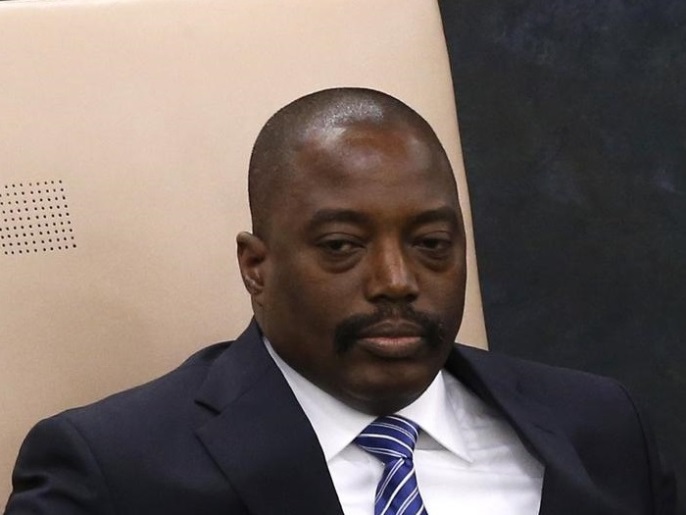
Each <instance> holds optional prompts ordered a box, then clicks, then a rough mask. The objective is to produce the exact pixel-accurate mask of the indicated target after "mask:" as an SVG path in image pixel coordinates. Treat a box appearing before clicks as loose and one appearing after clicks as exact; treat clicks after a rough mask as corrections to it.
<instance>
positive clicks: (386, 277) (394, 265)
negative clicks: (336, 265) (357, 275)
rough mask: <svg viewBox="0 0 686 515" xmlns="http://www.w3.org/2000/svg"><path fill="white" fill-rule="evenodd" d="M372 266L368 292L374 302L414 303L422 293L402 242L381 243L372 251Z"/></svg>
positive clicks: (370, 257)
mask: <svg viewBox="0 0 686 515" xmlns="http://www.w3.org/2000/svg"><path fill="white" fill-rule="evenodd" d="M369 267H370V270H369V275H368V281H367V285H366V289H367V291H366V295H367V299H368V300H370V301H371V302H378V301H382V300H383V301H393V302H398V301H404V302H412V301H413V300H415V299H416V298H417V296H418V295H419V285H418V281H417V276H416V271H415V270H414V267H413V264H412V262H411V260H410V259H409V258H408V256H406V255H405V253H404V252H403V248H402V245H399V244H395V243H390V242H387V243H383V244H380V245H378V246H377V248H376V249H374V250H373V251H372V252H371V253H370V256H369Z"/></svg>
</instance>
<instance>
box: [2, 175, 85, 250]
mask: <svg viewBox="0 0 686 515" xmlns="http://www.w3.org/2000/svg"><path fill="white" fill-rule="evenodd" d="M0 211H1V214H2V218H1V219H0V220H1V221H0V246H1V248H2V252H3V254H4V255H5V256H18V255H21V254H34V253H39V252H55V251H64V250H69V249H73V248H76V241H75V238H74V229H73V227H72V224H71V220H70V216H69V204H68V203H67V195H66V192H65V188H64V184H63V182H62V180H60V179H57V180H54V179H53V180H46V181H38V182H27V183H21V182H20V183H14V184H5V185H4V187H2V189H1V190H0Z"/></svg>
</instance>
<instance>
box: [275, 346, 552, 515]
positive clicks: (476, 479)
mask: <svg viewBox="0 0 686 515" xmlns="http://www.w3.org/2000/svg"><path fill="white" fill-rule="evenodd" d="M265 345H266V347H267V350H268V351H269V354H270V355H271V356H272V358H273V359H274V361H275V362H276V364H277V366H278V367H279V369H280V370H281V372H282V373H283V375H284V377H285V378H286V381H287V382H288V384H289V385H290V387H291V389H292V390H293V393H294V394H295V397H296V398H297V400H298V402H299V403H300V405H301V407H302V408H303V411H304V412H305V414H306V415H307V417H308V419H309V420H310V423H311V424H312V427H313V428H314V432H315V433H316V435H317V438H318V439H319V443H320V445H321V448H322V451H323V452H324V457H325V458H326V463H327V465H328V467H329V473H330V474H331V479H332V481H333V484H334V487H335V488H336V492H337V494H338V498H339V501H340V503H341V506H342V507H343V511H344V513H345V515H371V514H373V513H374V496H375V491H376V485H377V484H378V482H379V480H380V478H381V474H382V472H383V465H382V464H381V462H379V461H378V460H377V459H376V458H374V457H373V456H371V455H370V454H368V453H367V452H365V451H363V450H362V449H360V448H359V447H358V446H357V445H355V443H354V442H353V440H354V439H355V437H356V436H357V435H358V434H359V433H360V432H361V431H362V430H363V429H364V428H365V427H367V425H368V424H369V423H371V422H372V421H373V420H374V418H375V417H373V416H370V415H367V414H364V413H361V412H359V411H356V410H354V409H352V408H350V407H349V406H347V405H346V404H344V403H342V402H341V401H339V400H338V399H336V398H334V397H332V396H331V395H329V394H328V393H326V392H324V391H323V390H321V389H320V388H318V387H317V386H315V385H314V384H312V383H311V382H309V381H308V380H307V379H305V378H304V377H303V376H302V375H300V374H299V373H298V372H296V371H295V370H293V368H291V367H290V366H289V365H288V364H287V363H285V362H284V361H283V360H282V359H281V358H280V357H279V355H278V354H276V352H275V351H274V349H273V348H272V346H271V344H270V343H269V342H268V341H267V340H266V339H265ZM398 414H400V415H402V416H404V417H406V418H409V419H411V420H413V421H414V422H416V423H417V424H419V425H420V426H421V428H422V431H421V432H420V435H419V439H418V441H417V446H416V448H415V453H414V464H415V469H416V474H417V482H418V484H419V491H420V494H421V496H422V499H423V501H424V505H425V506H426V509H427V511H428V513H429V515H455V514H462V513H464V514H469V515H481V514H483V515H493V514H496V513H497V514H498V515H535V514H537V513H538V511H539V507H540V503H541V490H542V486H543V466H542V465H541V464H540V463H539V462H538V460H536V458H534V457H533V456H532V455H531V454H530V453H529V452H528V451H527V450H526V449H525V447H524V446H523V445H522V443H521V441H520V439H519V437H518V436H517V434H516V433H515V432H514V430H513V429H512V428H511V427H510V425H509V424H508V423H507V421H505V420H504V419H503V417H502V416H500V415H499V414H498V413H497V412H495V411H494V410H492V409H491V408H489V407H488V406H486V404H485V403H484V402H482V401H481V400H480V399H479V398H478V397H476V396H475V395H474V394H472V393H471V392H470V391H468V390H467V389H466V388H465V387H464V386H463V385H462V384H460V382H459V381H457V379H455V378H454V377H453V376H451V375H450V374H447V373H444V372H443V371H441V372H440V373H439V374H438V375H437V376H436V379H435V380H434V381H433V383H431V385H430V386H429V388H428V389H427V390H426V391H425V392H424V393H423V394H422V395H421V396H420V397H419V398H418V399H417V400H416V401H415V402H413V403H412V404H410V405H409V406H407V407H405V408H403V409H402V410H401V411H399V412H398Z"/></svg>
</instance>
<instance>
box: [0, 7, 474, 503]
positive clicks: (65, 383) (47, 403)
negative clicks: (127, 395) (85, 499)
mask: <svg viewBox="0 0 686 515" xmlns="http://www.w3.org/2000/svg"><path fill="white" fill-rule="evenodd" d="M0 48H1V49H2V51H1V52H0V84H1V85H2V86H1V88H2V89H1V92H0V211H1V213H0V214H1V216H0V243H1V244H2V247H0V292H1V293H0V506H1V505H2V504H1V503H2V502H3V501H4V499H6V498H7V495H8V493H9V489H10V471H11V468H12V466H13V462H14V459H15V457H16V453H17V450H18V448H19V445H20V443H21V441H22V439H23V437H24V435H25V434H26V432H27V431H28V429H29V428H30V426H31V425H33V424H34V423H35V422H36V421H37V420H38V419H39V418H42V417H45V416H48V415H51V414H53V413H55V412H58V411H60V410H63V409H65V408H67V407H69V406H74V405H80V404H84V403H88V402H91V401H94V400H96V399H98V398H100V397H102V396H104V395H106V394H108V393H110V392H114V391H116V390H119V389H123V388H126V387H129V386H132V385H135V384H138V383H141V382H143V381H146V380H148V379H150V378H152V377H154V376H157V375H160V374H162V373H163V372H165V371H167V370H169V369H171V368H173V367H175V366H176V365H177V364H179V363H180V362H181V361H182V360H183V359H184V358H185V357H186V356H188V355H189V354H191V353H192V352H193V351H195V350H196V349H198V348H200V347H202V346H204V345H207V344H210V343H213V342H216V341H220V340H225V339H230V338H232V337H234V336H236V335H237V334H238V333H239V332H240V331H241V329H242V328H243V326H244V325H245V324H246V323H247V321H248V320H249V317H250V307H249V302H248V297H247V294H246V293H244V291H243V287H242V285H241V282H240V280H239V276H238V272H237V266H236V259H235V243H234V237H235V235H236V233H237V232H238V231H239V230H241V229H249V217H248V209H247V199H246V183H247V180H246V170H247V162H248V156H249V152H250V148H251V145H252V143H253V140H254V138H255V136H256V134H257V132H258V130H259V128H260V127H261V125H262V124H263V123H264V121H265V120H266V119H267V118H268V117H269V116H270V115H271V114H272V113H273V112H274V111H275V110H276V109H277V108H279V107H281V106H282V105H284V104H285V103H287V102H288V101H290V100H292V99H295V98H296V97H298V96H301V95H303V94H305V93H308V92H310V91H313V90H318V89H321V88H325V87H332V86H340V85H351V86H366V87H373V88H377V89H381V90H384V91H387V92H389V93H391V94H393V95H395V96H397V97H399V98H401V99H403V100H405V101H406V102H407V103H409V104H410V105H412V106H413V107H414V108H415V109H417V110H418V111H419V112H420V113H422V114H423V115H424V116H425V117H426V118H427V119H428V120H429V121H430V122H431V123H432V125H433V126H434V128H435V129H436V131H437V132H438V134H439V136H440V137H441V138H442V140H443V142H444V144H445V146H446V148H447V150H448V153H449V155H450V157H451V159H452V162H453V166H454V169H455V171H456V174H457V176H458V181H459V184H460V190H461V191H460V193H461V197H462V206H463V209H464V211H465V215H466V218H467V222H468V231H469V246H470V252H469V285H468V303H467V311H466V316H465V322H464V325H463V329H462V331H461V334H460V338H461V339H462V341H464V342H467V343H470V344H474V345H479V346H485V344H486V337H485V330H484V324H483V317H482V311H481V301H480V296H479V285H478V280H477V274H476V263H475V258H474V246H473V244H472V237H471V223H470V215H469V199H468V196H467V187H466V184H465V177H464V170H463V165H462V156H461V152H460V143H459V137H458V131H457V125H456V118H455V106H454V101H453V90H452V84H451V78H450V74H449V67H448V60H447V54H446V48H445V42H444V39H443V33H442V27H441V20H440V17H439V12H438V7H437V5H436V4H435V2H434V1H431V0H372V1H370V0H293V1H289V2H284V1H282V0H229V1H227V0H164V1H161V0H122V1H118V2H110V1H105V0H29V1H5V2H0Z"/></svg>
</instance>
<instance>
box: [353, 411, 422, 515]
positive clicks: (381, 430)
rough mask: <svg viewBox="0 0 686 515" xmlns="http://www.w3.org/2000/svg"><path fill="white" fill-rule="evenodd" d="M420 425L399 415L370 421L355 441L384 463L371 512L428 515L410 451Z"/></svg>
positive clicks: (377, 514) (384, 514)
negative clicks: (420, 493)
mask: <svg viewBox="0 0 686 515" xmlns="http://www.w3.org/2000/svg"><path fill="white" fill-rule="evenodd" d="M418 436H419V426H418V425H417V424H415V423H414V422H412V421H410V420H408V419H406V418H404V417H401V416H399V415H389V416H387V417H381V418H378V419H376V420H375V421H374V422H372V423H371V424H369V425H368V426H367V428H366V429H365V430H364V431H362V432H361V433H360V435H359V436H358V437H357V438H356V439H355V443H356V444H357V445H359V446H360V447H361V448H362V449H364V450H365V451H367V452H368V453H370V454H372V455H373V456H374V457H375V458H377V459H379V460H380V461H381V462H382V463H383V464H384V471H383V475H382V476H381V481H380V482H379V486H377V488H376V499H375V500H374V515H427V512H426V508H424V502H423V501H422V498H421V496H420V495H419V488H418V487H417V476H416V474H415V472H414V463H413V462H412V453H413V452H414V446H415V444H416V443H417V437H418Z"/></svg>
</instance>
